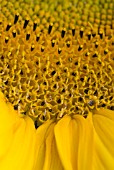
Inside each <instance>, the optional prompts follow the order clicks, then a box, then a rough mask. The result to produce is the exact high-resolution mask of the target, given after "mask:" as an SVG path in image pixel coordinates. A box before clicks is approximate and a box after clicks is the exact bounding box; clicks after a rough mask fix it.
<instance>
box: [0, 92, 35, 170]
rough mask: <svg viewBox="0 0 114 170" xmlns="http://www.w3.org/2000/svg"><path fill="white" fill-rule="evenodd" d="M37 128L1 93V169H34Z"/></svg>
mask: <svg viewBox="0 0 114 170" xmlns="http://www.w3.org/2000/svg"><path fill="white" fill-rule="evenodd" d="M35 142H36V141H35V128H34V124H33V121H32V120H31V119H30V118H29V117H19V115H18V114H17V112H15V111H14V110H13V108H12V107H11V106H9V105H7V104H6V102H5V99H4V97H3V95H1V93H0V169H1V170H7V169H16V170H20V169H22V170H34V160H35Z"/></svg>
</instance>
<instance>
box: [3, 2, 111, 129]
mask: <svg viewBox="0 0 114 170" xmlns="http://www.w3.org/2000/svg"><path fill="white" fill-rule="evenodd" d="M63 3H64V5H63ZM1 6H2V8H1V9H2V10H1V11H2V12H1V20H0V28H1V33H0V38H1V42H0V89H1V91H2V92H3V93H4V94H5V96H6V98H7V100H8V101H9V102H10V103H12V105H13V107H14V109H15V110H17V111H18V113H20V114H26V115H29V116H30V117H31V118H32V119H33V120H34V122H35V124H37V126H39V125H40V124H42V123H43V122H45V121H47V120H48V119H52V118H54V119H56V120H57V121H58V120H59V119H61V118H62V117H63V116H64V115H66V114H67V115H75V114H79V115H82V116H83V117H87V116H88V113H89V112H90V111H91V110H96V109H99V108H101V107H103V108H107V109H111V110H114V69H113V68H114V36H113V33H114V31H113V30H114V20H113V15H112V13H113V7H114V4H113V3H111V2H108V1H107V3H104V1H102V2H99V1H95V2H94V3H93V2H92V1H86V2H85V1H81V2H79V1H78V2H77V1H71V2H69V1H67V2H66V1H65V2H64V1H63V2H61V1H57V2H56V3H53V1H50V2H49V3H47V2H45V3H44V2H42V1H38V2H37V1H35V2H34V3H33V1H21V0H20V1H15V0H14V8H12V6H13V3H12V2H8V1H2V3H1ZM90 9H91V10H90Z"/></svg>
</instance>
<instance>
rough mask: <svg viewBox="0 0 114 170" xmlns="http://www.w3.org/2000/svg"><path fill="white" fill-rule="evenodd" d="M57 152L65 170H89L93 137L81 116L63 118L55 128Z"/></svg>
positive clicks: (86, 121) (89, 126)
mask: <svg viewBox="0 0 114 170" xmlns="http://www.w3.org/2000/svg"><path fill="white" fill-rule="evenodd" d="M55 138H56V143H57V148H58V152H59V155H60V158H61V161H62V163H63V165H64V168H65V170H85V169H91V162H92V161H91V160H92V147H93V135H92V129H91V124H90V123H89V121H88V120H86V119H84V118H83V117H82V116H79V115H76V116H74V117H73V118H71V117H70V116H65V117H64V118H62V119H61V120H60V121H59V122H58V124H57V125H56V126H55Z"/></svg>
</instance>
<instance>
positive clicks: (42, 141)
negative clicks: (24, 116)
mask: <svg viewBox="0 0 114 170" xmlns="http://www.w3.org/2000/svg"><path fill="white" fill-rule="evenodd" d="M54 126H55V123H53V120H52V121H48V122H46V123H45V124H43V125H42V126H41V127H39V128H38V129H37V149H38V153H37V155H38V156H37V162H36V170H38V169H41V170H63V167H62V165H61V162H60V159H59V156H58V152H57V148H56V143H55V137H54Z"/></svg>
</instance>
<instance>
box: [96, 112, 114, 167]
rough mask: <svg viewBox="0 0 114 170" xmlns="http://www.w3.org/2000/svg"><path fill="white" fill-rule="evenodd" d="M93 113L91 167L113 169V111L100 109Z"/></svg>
mask: <svg viewBox="0 0 114 170" xmlns="http://www.w3.org/2000/svg"><path fill="white" fill-rule="evenodd" d="M94 113H95V114H94V115H93V125H94V129H95V153H94V155H95V156H94V160H93V166H94V168H93V169H95V170H96V169H103V170H107V169H108V170H112V169H114V111H111V110H108V109H100V110H99V111H95V112H94Z"/></svg>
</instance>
